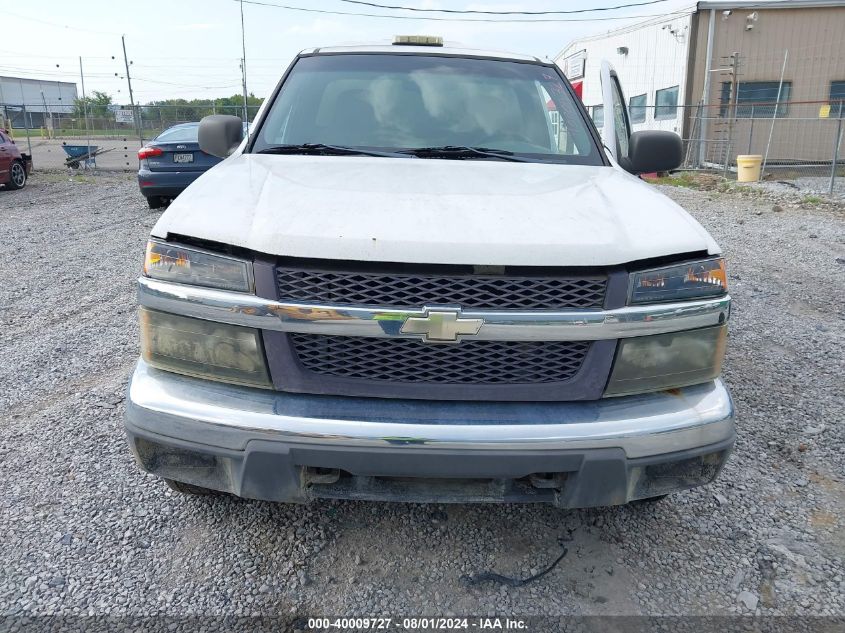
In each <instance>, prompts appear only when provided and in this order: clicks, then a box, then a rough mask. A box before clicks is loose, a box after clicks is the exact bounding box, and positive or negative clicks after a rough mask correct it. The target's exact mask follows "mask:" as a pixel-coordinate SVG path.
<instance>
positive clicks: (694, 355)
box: [604, 325, 728, 396]
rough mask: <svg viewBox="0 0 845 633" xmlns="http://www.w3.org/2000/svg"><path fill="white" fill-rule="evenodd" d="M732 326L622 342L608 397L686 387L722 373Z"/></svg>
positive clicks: (606, 393) (643, 337)
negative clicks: (728, 336) (726, 344)
mask: <svg viewBox="0 0 845 633" xmlns="http://www.w3.org/2000/svg"><path fill="white" fill-rule="evenodd" d="M727 334H728V326H727V325H718V326H716V327H708V328H702V329H700V330H685V331H683V332H672V333H670V334H656V335H654V336H637V337H634V338H626V339H622V340H620V341H619V350H618V351H617V353H616V360H615V362H614V363H613V371H612V372H611V375H610V382H609V383H608V385H607V389H606V390H605V392H604V395H606V396H623V395H629V394H634V393H643V392H646V391H661V390H664V389H671V388H674V387H686V386H689V385H695V384H698V383H702V382H707V381H708V380H713V379H714V378H716V377H717V376H718V375H719V374H720V373H721V371H722V359H723V358H724V356H725V343H726V341H727Z"/></svg>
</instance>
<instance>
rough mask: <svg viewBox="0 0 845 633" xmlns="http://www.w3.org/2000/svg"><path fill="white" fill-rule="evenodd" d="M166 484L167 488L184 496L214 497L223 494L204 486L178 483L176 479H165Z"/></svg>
mask: <svg viewBox="0 0 845 633" xmlns="http://www.w3.org/2000/svg"><path fill="white" fill-rule="evenodd" d="M164 483H166V484H167V487H168V488H170V489H171V490H175V491H176V492H179V493H182V494H183V495H193V496H195V497H210V496H212V495H219V494H222V493H221V492H218V491H217V490H212V489H211V488H203V487H202V486H195V485H193V484H186V483H185V482H184V481H176V480H175V479H165V480H164Z"/></svg>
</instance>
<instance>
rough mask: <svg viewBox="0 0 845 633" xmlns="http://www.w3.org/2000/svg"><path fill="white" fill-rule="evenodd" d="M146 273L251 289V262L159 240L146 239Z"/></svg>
mask: <svg viewBox="0 0 845 633" xmlns="http://www.w3.org/2000/svg"><path fill="white" fill-rule="evenodd" d="M144 275H146V276H147V277H150V278H152V279H161V280H162V281H176V282H179V283H184V284H192V285H194V286H206V287H208V288H221V289H223V290H238V291H240V292H252V288H253V283H252V263H250V262H248V261H246V260H243V259H238V258H236V257H229V256H228V255H220V254H219V253H212V252H210V251H205V250H202V249H198V248H193V247H190V248H189V247H186V246H179V245H178V244H170V243H168V242H160V241H159V240H150V241H149V242H147V254H146V257H145V258H144Z"/></svg>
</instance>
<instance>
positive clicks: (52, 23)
mask: <svg viewBox="0 0 845 633" xmlns="http://www.w3.org/2000/svg"><path fill="white" fill-rule="evenodd" d="M4 14H5V15H11V16H12V17H14V18H18V19H19V20H29V21H30V22H38V23H39V24H46V25H48V26H54V27H56V28H58V29H69V30H71V31H84V32H85V33H98V34H99V35H120V33H114V32H112V31H95V30H94V29H84V28H81V27H78V26H69V25H67V24H58V23H56V22H48V21H47V20H40V19H38V18H31V17H28V16H26V15H20V14H18V13H12V12H11V11H5V10H4Z"/></svg>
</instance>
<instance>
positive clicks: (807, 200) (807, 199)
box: [801, 196, 824, 204]
mask: <svg viewBox="0 0 845 633" xmlns="http://www.w3.org/2000/svg"><path fill="white" fill-rule="evenodd" d="M801 202H803V203H804V204H821V203H822V202H824V198H820V197H819V196H804V197H803V198H801Z"/></svg>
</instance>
